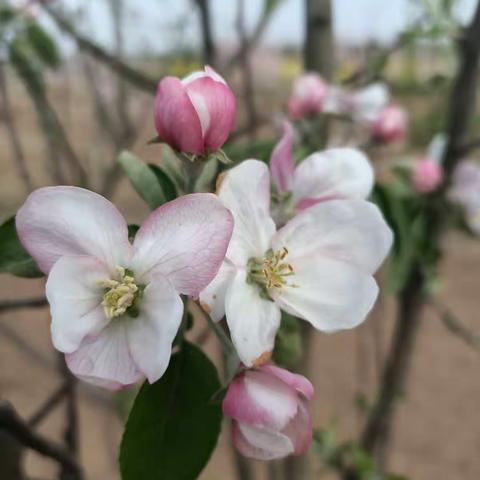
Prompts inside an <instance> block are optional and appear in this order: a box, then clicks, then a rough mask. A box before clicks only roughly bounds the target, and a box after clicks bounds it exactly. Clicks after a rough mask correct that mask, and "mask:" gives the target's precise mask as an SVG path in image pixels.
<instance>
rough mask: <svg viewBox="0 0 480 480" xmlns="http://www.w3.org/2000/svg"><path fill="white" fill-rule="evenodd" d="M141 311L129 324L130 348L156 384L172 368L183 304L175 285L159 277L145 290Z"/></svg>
mask: <svg viewBox="0 0 480 480" xmlns="http://www.w3.org/2000/svg"><path fill="white" fill-rule="evenodd" d="M139 308H140V314H139V316H138V317H137V318H133V319H131V320H130V321H129V324H128V328H127V338H128V345H129V348H130V353H131V355H132V358H133V360H134V361H135V364H136V365H137V368H138V370H139V371H141V372H142V373H143V374H144V375H145V376H146V377H147V378H148V381H149V382H150V383H154V382H156V381H157V380H158V379H159V378H160V377H161V376H162V375H163V374H164V373H165V370H166V369H167V367H168V363H169V361H170V355H171V351H172V343H173V340H174V339H175V335H176V334H177V331H178V328H179V326H180V323H181V321H182V315H183V302H182V300H181V298H180V296H179V295H178V293H177V292H176V291H175V289H174V288H173V285H172V284H171V283H170V282H169V281H168V280H167V279H166V278H165V277H162V276H159V275H157V276H154V277H153V279H152V281H151V282H150V283H149V284H148V286H147V288H146V289H145V291H144V295H143V298H142V301H141V303H140V305H139Z"/></svg>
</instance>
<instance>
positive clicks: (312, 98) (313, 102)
mask: <svg viewBox="0 0 480 480" xmlns="http://www.w3.org/2000/svg"><path fill="white" fill-rule="evenodd" d="M327 89H328V87H327V85H326V84H325V82H324V81H323V79H322V77H321V76H320V75H318V74H317V73H312V72H310V73H305V74H304V75H302V76H300V77H298V78H297V80H296V81H295V83H294V85H293V92H292V95H291V97H290V100H289V102H288V112H289V115H290V117H291V118H292V120H298V119H300V118H302V117H306V116H309V115H316V114H318V113H320V112H321V111H322V107H323V103H324V101H325V98H326V95H327Z"/></svg>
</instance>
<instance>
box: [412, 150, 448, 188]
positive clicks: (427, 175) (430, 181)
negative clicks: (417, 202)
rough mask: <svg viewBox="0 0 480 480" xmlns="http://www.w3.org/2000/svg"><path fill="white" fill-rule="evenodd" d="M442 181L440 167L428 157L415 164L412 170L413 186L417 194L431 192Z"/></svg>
mask: <svg viewBox="0 0 480 480" xmlns="http://www.w3.org/2000/svg"><path fill="white" fill-rule="evenodd" d="M442 180H443V169H442V166H441V165H440V164H439V163H437V162H436V161H435V160H433V159H431V158H429V157H423V158H420V159H418V160H417V161H416V162H415V167H414V169H413V186H414V187H415V190H416V191H417V192H419V193H430V192H433V191H434V190H435V189H436V188H437V187H438V186H439V185H440V184H441V183H442Z"/></svg>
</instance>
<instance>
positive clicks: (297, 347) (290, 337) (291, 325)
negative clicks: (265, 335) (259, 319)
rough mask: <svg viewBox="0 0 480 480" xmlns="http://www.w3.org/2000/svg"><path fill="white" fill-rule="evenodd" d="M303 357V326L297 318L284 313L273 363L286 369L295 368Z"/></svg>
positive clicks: (276, 340)
mask: <svg viewBox="0 0 480 480" xmlns="http://www.w3.org/2000/svg"><path fill="white" fill-rule="evenodd" d="M301 355H302V334H301V325H300V322H299V320H298V319H297V318H295V317H293V316H292V315H289V314H288V313H285V312H282V322H281V324H280V329H279V330H278V333H277V336H276V339H275V349H274V350H273V361H274V362H275V363H277V364H278V365H281V366H283V367H286V368H294V367H296V366H297V365H298V362H299V360H300V358H301Z"/></svg>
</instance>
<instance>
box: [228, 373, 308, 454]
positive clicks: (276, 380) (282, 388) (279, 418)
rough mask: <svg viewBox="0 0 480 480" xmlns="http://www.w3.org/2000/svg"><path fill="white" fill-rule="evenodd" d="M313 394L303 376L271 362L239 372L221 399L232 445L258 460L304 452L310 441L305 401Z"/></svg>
mask: <svg viewBox="0 0 480 480" xmlns="http://www.w3.org/2000/svg"><path fill="white" fill-rule="evenodd" d="M313 394H314V391H313V386H312V384H311V383H310V382H309V380H307V379H306V378H305V377H303V376H301V375H297V374H294V373H291V372H289V371H288V370H284V369H282V368H279V367H276V366H273V365H264V366H263V367H261V368H258V369H255V370H245V371H243V372H241V373H240V374H239V375H237V376H236V377H235V379H234V380H233V381H232V383H231V384H230V386H229V388H228V391H227V394H226V396H225V399H224V401H223V413H224V414H225V415H227V416H229V417H231V418H232V426H233V442H234V444H235V447H236V448H237V449H238V451H239V452H240V453H241V454H242V455H245V456H246V457H250V458H254V459H257V460H274V459H279V458H284V457H286V456H288V455H302V454H304V453H305V452H307V450H308V448H309V447H310V443H311V441H312V422H311V419H310V414H309V412H308V406H307V402H308V401H309V400H311V399H312V397H313Z"/></svg>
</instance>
